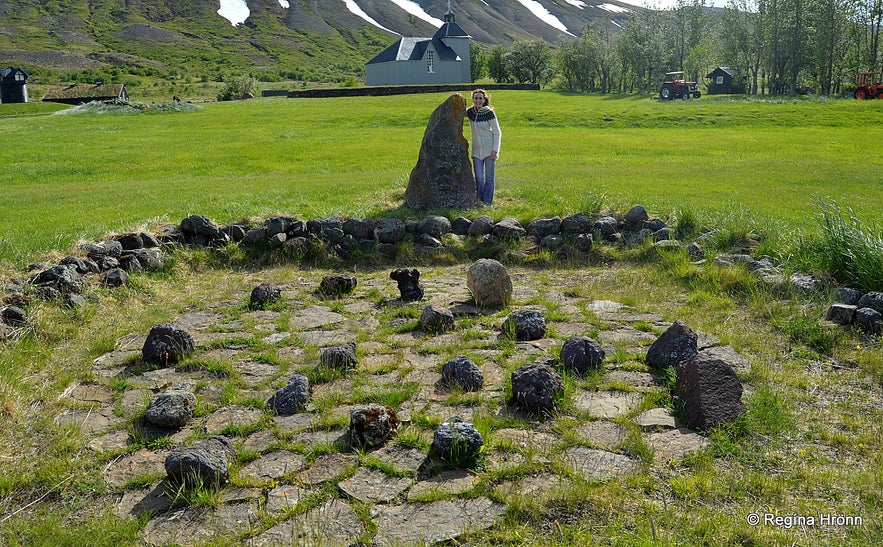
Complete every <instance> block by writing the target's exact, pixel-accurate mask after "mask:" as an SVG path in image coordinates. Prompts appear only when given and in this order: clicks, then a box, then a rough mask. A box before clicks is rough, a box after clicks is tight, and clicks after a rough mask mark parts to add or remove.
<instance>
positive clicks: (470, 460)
mask: <svg viewBox="0 0 883 547" xmlns="http://www.w3.org/2000/svg"><path fill="white" fill-rule="evenodd" d="M483 445H484V439H483V438H482V436H481V433H479V432H478V429H476V428H475V426H474V425H473V424H471V423H469V422H464V421H463V420H461V419H460V418H459V417H456V416H455V417H453V418H450V419H449V420H448V421H446V422H444V423H443V424H441V425H440V426H439V428H438V429H436V430H435V433H434V434H433V436H432V451H433V452H434V453H435V455H436V456H438V457H439V458H441V459H442V460H444V461H446V462H448V463H449V464H451V465H453V466H455V467H470V466H472V465H473V464H474V463H475V459H476V458H477V457H478V455H479V454H480V452H481V447H482V446H483Z"/></svg>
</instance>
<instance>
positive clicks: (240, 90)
mask: <svg viewBox="0 0 883 547" xmlns="http://www.w3.org/2000/svg"><path fill="white" fill-rule="evenodd" d="M257 91H258V81H257V80H256V79H254V78H252V77H251V76H249V75H248V74H243V75H242V76H236V77H233V78H230V79H225V80H224V87H223V88H222V89H221V91H220V92H219V93H218V100H219V101H238V100H241V99H247V98H249V97H254V96H255V95H257Z"/></svg>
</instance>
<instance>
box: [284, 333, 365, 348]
mask: <svg viewBox="0 0 883 547" xmlns="http://www.w3.org/2000/svg"><path fill="white" fill-rule="evenodd" d="M297 337H298V338H300V340H301V341H302V342H303V343H304V344H310V345H312V346H319V347H327V346H337V345H340V344H345V343H347V342H355V341H356V338H357V336H356V333H354V332H352V331H348V330H342V329H341V330H308V331H303V332H299V333H297Z"/></svg>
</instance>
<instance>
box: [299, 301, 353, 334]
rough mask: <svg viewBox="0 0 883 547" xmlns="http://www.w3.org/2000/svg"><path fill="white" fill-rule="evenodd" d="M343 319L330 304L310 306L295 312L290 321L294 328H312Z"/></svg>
mask: <svg viewBox="0 0 883 547" xmlns="http://www.w3.org/2000/svg"><path fill="white" fill-rule="evenodd" d="M342 321H343V316H342V315H341V314H339V313H337V312H335V311H331V308H329V307H328V306H310V307H309V308H304V309H302V310H298V311H296V312H294V313H293V314H292V316H291V320H290V321H289V322H288V324H289V326H290V327H291V329H292V330H312V329H317V328H319V327H324V326H326V325H334V324H336V323H340V322H342Z"/></svg>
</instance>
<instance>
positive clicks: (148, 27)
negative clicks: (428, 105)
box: [0, 0, 636, 85]
mask: <svg viewBox="0 0 883 547" xmlns="http://www.w3.org/2000/svg"><path fill="white" fill-rule="evenodd" d="M224 3H225V7H226V8H229V6H230V5H231V4H232V5H235V4H238V2H234V1H232V0H231V3H230V4H227V0H225V2H224ZM447 5H448V4H447V2H446V0H422V1H421V2H419V3H414V2H403V1H402V0H352V1H348V2H345V3H343V4H342V3H341V2H340V0H304V1H300V2H288V1H287V0H247V6H248V10H249V13H248V17H247V19H245V21H244V22H243V23H241V24H237V25H234V24H232V23H231V21H230V20H228V18H225V17H223V16H221V15H219V14H218V11H219V6H220V4H219V2H218V0H183V1H172V0H93V1H86V0H58V1H47V0H20V1H15V2H12V1H9V0H3V1H2V2H0V65H2V66H21V67H23V68H25V69H26V70H28V71H30V72H31V73H32V75H33V76H34V80H33V82H34V83H37V84H39V83H53V82H60V81H68V80H72V79H74V78H75V77H77V76H78V75H77V74H75V73H72V71H90V70H91V71H95V72H96V73H98V74H97V75H96V76H100V77H107V78H112V79H120V78H122V77H124V76H127V75H131V76H132V77H135V78H137V77H139V76H140V77H160V78H168V79H175V78H182V79H184V80H188V81H203V82H207V81H216V80H218V79H220V78H221V77H223V76H225V75H232V74H238V73H241V72H242V71H250V72H252V73H254V74H256V75H258V76H259V77H262V79H266V80H268V81H272V80H273V79H295V80H313V81H317V80H318V81H323V80H324V81H334V79H335V78H338V79H340V78H342V77H344V76H346V75H351V76H357V77H358V76H359V75H361V73H362V70H363V65H364V63H365V61H367V60H368V59H370V58H371V57H373V56H374V55H375V54H377V53H378V52H380V51H381V50H382V49H383V48H384V47H386V46H388V45H389V44H390V43H391V42H392V41H393V40H395V38H396V36H397V34H401V35H405V36H430V35H431V34H432V33H433V32H435V29H436V28H437V27H438V26H439V25H440V24H441V19H442V18H443V17H444V13H445V12H446V11H447ZM284 6H287V7H284ZM342 8H343V9H342ZM451 9H452V11H453V12H454V13H455V15H456V17H457V22H458V23H459V24H460V25H461V26H462V27H463V29H464V30H466V31H467V32H468V33H469V34H470V35H472V36H473V37H474V38H475V40H476V41H477V42H479V43H483V44H487V45H496V44H509V43H511V42H513V41H515V40H519V39H542V40H546V41H549V42H554V41H556V40H558V39H560V38H562V37H566V36H568V35H578V34H579V32H580V30H581V29H582V28H583V26H584V25H585V24H586V23H587V22H590V21H594V20H598V19H604V18H607V19H609V20H610V21H611V23H610V24H615V25H617V26H618V25H620V24H622V23H623V22H624V19H625V17H626V16H627V13H628V10H629V9H636V8H631V7H629V8H624V7H622V6H620V5H617V4H616V2H612V3H611V2H606V3H601V2H598V3H597V4H592V3H589V2H586V3H584V2H582V1H580V0H563V1H560V0H559V1H554V2H552V1H548V0H546V1H545V2H543V3H539V2H533V1H530V0H503V1H501V2H494V3H493V4H487V3H485V2H480V1H478V0H458V1H455V2H452V3H451ZM534 12H536V14H535V13H534ZM87 74H89V73H88V72H87ZM137 83H138V82H137V80H134V81H132V82H130V84H134V85H137Z"/></svg>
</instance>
